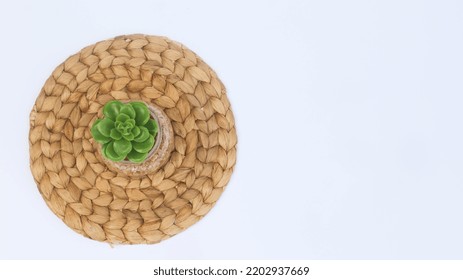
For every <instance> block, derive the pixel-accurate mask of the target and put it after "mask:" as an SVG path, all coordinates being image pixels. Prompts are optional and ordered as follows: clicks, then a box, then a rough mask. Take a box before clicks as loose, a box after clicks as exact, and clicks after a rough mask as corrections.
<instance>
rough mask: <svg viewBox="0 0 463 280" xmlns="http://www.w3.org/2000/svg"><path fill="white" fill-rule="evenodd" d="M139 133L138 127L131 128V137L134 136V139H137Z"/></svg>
mask: <svg viewBox="0 0 463 280" xmlns="http://www.w3.org/2000/svg"><path fill="white" fill-rule="evenodd" d="M140 132H141V130H140V128H139V127H138V126H136V127H134V128H132V131H131V133H132V134H133V136H135V137H137V136H138V134H140Z"/></svg>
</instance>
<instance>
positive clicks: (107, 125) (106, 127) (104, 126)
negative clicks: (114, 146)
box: [96, 118, 114, 137]
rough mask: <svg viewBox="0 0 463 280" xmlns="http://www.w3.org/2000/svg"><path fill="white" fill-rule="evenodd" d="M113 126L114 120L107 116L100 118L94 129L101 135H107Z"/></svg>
mask: <svg viewBox="0 0 463 280" xmlns="http://www.w3.org/2000/svg"><path fill="white" fill-rule="evenodd" d="M113 128H114V122H113V121H112V120H110V119H108V118H104V119H102V120H101V121H100V122H98V124H97V125H96V129H98V131H99V132H100V133H101V134H103V136H106V137H109V134H110V133H111V129H113Z"/></svg>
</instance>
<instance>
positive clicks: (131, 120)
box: [90, 100, 158, 163]
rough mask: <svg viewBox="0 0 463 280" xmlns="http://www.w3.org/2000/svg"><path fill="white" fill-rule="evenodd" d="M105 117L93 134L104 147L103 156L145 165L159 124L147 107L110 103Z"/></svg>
mask: <svg viewBox="0 0 463 280" xmlns="http://www.w3.org/2000/svg"><path fill="white" fill-rule="evenodd" d="M103 115H104V118H103V119H97V120H96V121H95V122H94V124H93V126H92V128H91V130H90V131H91V133H92V136H93V138H94V139H95V141H97V142H98V143H100V144H102V154H103V156H104V157H105V158H107V159H109V160H112V161H116V162H118V161H122V160H129V161H131V162H135V163H140V162H143V161H144V160H145V159H146V158H147V156H148V153H149V152H150V151H151V149H152V148H153V146H154V144H155V141H156V135H157V133H158V124H157V123H156V121H155V120H154V119H152V118H151V114H150V111H149V109H148V107H147V106H146V104H145V103H143V102H129V103H125V104H124V103H122V102H120V101H117V100H114V101H109V102H108V103H106V104H105V106H104V107H103Z"/></svg>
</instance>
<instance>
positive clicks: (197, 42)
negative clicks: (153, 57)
mask: <svg viewBox="0 0 463 280" xmlns="http://www.w3.org/2000/svg"><path fill="white" fill-rule="evenodd" d="M219 2H220V3H219ZM129 3H130V4H129ZM462 12H463V4H462V2H461V1H456V0H455V1H444V0H442V1H403V0H400V1H398V0H397V1H367V0H365V1H358V0H356V1H302V0H301V1H289V0H285V1H279V2H276V1H228V2H222V1H177V2H175V1H108V2H103V1H56V2H52V1H20V0H18V1H3V2H1V4H0V31H1V34H2V39H1V44H0V51H1V54H2V67H1V68H0V77H1V85H2V86H1V91H2V93H1V97H2V101H3V102H2V107H1V110H0V114H1V120H2V124H1V126H2V131H3V132H2V133H1V135H2V136H1V137H0V141H1V143H0V147H2V151H3V153H2V158H1V159H0V172H1V173H0V182H1V189H2V191H1V197H2V199H1V201H2V203H1V204H0V207H1V209H0V210H1V213H0V215H1V220H0V257H1V258H14V259H17V258H19V259H22V258H33V259H35V258H37V259H48V258H52V259H93V258H95V259H100V258H105V259H166V258H167V259H190V258H191V259H202V258H207V259H254V258H259V259H302V258H308V259H358V258H360V259H396V258H399V259H408V258H416V259H440V258H450V259H452V258H463V238H462V236H463V223H462V222H461V221H462V219H461V218H462V214H463V203H462V198H463V188H462V183H463V172H462V170H463V146H462V143H463V133H462V125H461V124H462V120H463V111H462V104H463V94H462V93H463V91H462V90H463V83H462V78H463V51H462V50H463V36H462V35H463V34H462V33H463V31H462V30H463V29H462V26H463V16H462V15H463V14H462ZM130 33H147V34H159V35H166V36H169V37H170V38H172V39H174V40H177V41H180V42H182V43H184V44H185V45H187V46H188V47H189V48H191V49H192V50H194V51H195V52H197V53H198V54H199V55H200V56H202V57H203V58H204V60H205V61H206V62H207V63H208V64H209V65H211V67H213V68H214V69H215V70H216V71H217V72H218V74H219V76H220V77H221V79H222V80H223V82H224V83H225V85H226V86H227V89H228V94H229V99H230V100H231V103H232V106H233V110H234V112H235V117H236V123H237V126H238V137H239V147H238V149H239V150H238V163H237V166H236V170H235V173H234V175H233V177H232V181H231V182H230V184H229V186H228V188H227V190H226V192H225V193H224V194H223V196H222V198H221V199H220V201H219V203H218V204H217V205H216V207H215V208H214V209H213V210H212V211H211V212H210V213H209V215H207V216H206V217H205V218H204V219H203V220H202V221H200V222H199V223H198V224H196V225H194V226H193V227H191V228H190V229H188V230H187V231H185V232H183V233H181V234H179V235H178V236H176V237H174V238H171V239H169V240H167V241H164V242H162V243H161V244H158V245H152V246H118V247H115V248H110V247H109V246H108V245H106V244H103V243H98V242H94V241H91V240H89V239H86V238H83V237H81V236H80V235H78V234H75V233H74V232H72V231H71V230H69V229H68V228H67V226H66V225H65V224H64V223H62V222H61V221H60V220H59V219H57V218H56V217H55V216H54V215H53V214H52V212H51V211H49V209H48V208H47V206H46V205H45V203H44V201H43V200H42V198H41V197H40V195H39V193H38V191H37V189H36V186H35V184H34V182H33V180H32V175H31V173H30V170H29V166H28V164H29V163H28V160H29V152H28V140H27V137H28V130H29V126H28V116H29V112H30V110H31V108H32V105H33V103H34V101H35V98H36V96H37V95H38V93H39V91H40V88H41V86H42V85H43V83H44V82H45V80H46V78H47V77H48V76H49V75H50V73H51V72H52V70H53V69H54V67H55V66H57V65H58V64H59V63H61V62H62V61H63V60H64V59H66V58H67V56H69V55H71V54H73V53H75V52H77V51H78V50H80V49H81V48H82V47H84V46H87V45H89V44H92V43H94V42H96V41H98V40H102V39H106V38H110V37H113V36H115V35H119V34H130ZM6 132H8V135H9V138H8V139H5V137H4V135H5V133H6Z"/></svg>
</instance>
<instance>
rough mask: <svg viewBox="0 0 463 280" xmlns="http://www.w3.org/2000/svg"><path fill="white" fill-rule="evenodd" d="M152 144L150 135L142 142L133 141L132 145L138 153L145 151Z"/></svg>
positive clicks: (149, 148) (148, 149)
mask: <svg viewBox="0 0 463 280" xmlns="http://www.w3.org/2000/svg"><path fill="white" fill-rule="evenodd" d="M153 146H154V137H153V136H152V135H150V136H149V137H148V139H146V140H145V141H143V142H133V144H132V147H133V149H134V150H135V151H137V152H139V153H147V152H149V151H150V150H151V148H153Z"/></svg>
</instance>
